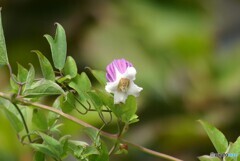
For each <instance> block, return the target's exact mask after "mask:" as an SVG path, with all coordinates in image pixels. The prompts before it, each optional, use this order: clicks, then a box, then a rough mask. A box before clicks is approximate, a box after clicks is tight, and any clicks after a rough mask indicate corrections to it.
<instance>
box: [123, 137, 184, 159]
mask: <svg viewBox="0 0 240 161" xmlns="http://www.w3.org/2000/svg"><path fill="white" fill-rule="evenodd" d="M120 140H121V141H122V142H124V143H126V144H128V145H130V146H132V147H135V148H137V149H138V150H140V151H142V152H145V153H148V154H150V155H154V156H156V157H159V158H164V159H167V160H171V161H183V160H181V159H178V158H175V157H172V156H170V155H167V154H163V153H159V152H156V151H154V150H151V149H148V148H145V147H143V146H141V145H138V144H134V143H132V142H129V141H127V140H125V139H120Z"/></svg>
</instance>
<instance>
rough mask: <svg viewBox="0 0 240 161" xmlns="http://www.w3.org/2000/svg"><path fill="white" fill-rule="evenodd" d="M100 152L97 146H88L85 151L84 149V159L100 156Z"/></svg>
mask: <svg viewBox="0 0 240 161" xmlns="http://www.w3.org/2000/svg"><path fill="white" fill-rule="evenodd" d="M99 154H100V153H99V151H98V149H97V148H96V147H95V146H87V147H86V148H85V149H84V152H83V155H82V156H83V157H84V158H87V157H89V156H90V155H99Z"/></svg>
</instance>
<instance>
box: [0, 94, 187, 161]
mask: <svg viewBox="0 0 240 161" xmlns="http://www.w3.org/2000/svg"><path fill="white" fill-rule="evenodd" d="M0 97H2V98H5V99H8V100H10V101H11V102H12V97H11V95H9V94H5V93H2V92H0ZM15 101H18V102H19V103H22V104H25V105H29V106H34V107H37V108H41V109H43V110H47V111H51V112H54V113H56V114H59V115H61V116H62V117H64V118H67V119H68V120H71V121H73V122H75V123H77V124H80V125H82V126H84V127H90V128H93V129H95V130H98V131H99V129H98V128H96V127H94V126H92V125H90V124H88V123H86V122H84V121H82V120H80V119H78V118H76V117H73V116H71V115H69V114H66V113H64V112H62V111H60V110H58V109H56V108H53V107H50V106H46V105H42V104H39V103H32V102H29V101H26V100H24V99H22V98H21V97H20V98H19V97H17V98H16V99H15ZM100 134H101V135H102V136H104V137H107V138H109V139H118V138H119V136H118V134H110V133H108V132H105V131H100ZM119 140H120V141H122V142H124V143H126V144H128V145H130V146H132V147H135V148H137V149H138V150H140V151H142V152H145V153H148V154H150V155H154V156H156V157H159V158H165V159H167V160H170V161H182V160H180V159H177V158H174V157H172V156H169V155H166V154H163V153H159V152H156V151H153V150H150V149H148V148H145V147H142V146H140V145H137V144H134V143H132V142H130V141H127V140H125V139H122V138H119Z"/></svg>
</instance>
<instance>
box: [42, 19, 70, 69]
mask: <svg viewBox="0 0 240 161" xmlns="http://www.w3.org/2000/svg"><path fill="white" fill-rule="evenodd" d="M56 25H57V29H56V34H55V38H54V39H53V38H52V36H50V35H44V36H45V37H46V39H47V41H48V43H49V45H50V48H51V52H52V58H53V63H54V66H55V67H56V68H57V69H59V70H62V69H63V67H64V64H65V60H66V55H67V41H66V34H65V31H64V28H63V27H62V26H61V25H60V24H59V23H56Z"/></svg>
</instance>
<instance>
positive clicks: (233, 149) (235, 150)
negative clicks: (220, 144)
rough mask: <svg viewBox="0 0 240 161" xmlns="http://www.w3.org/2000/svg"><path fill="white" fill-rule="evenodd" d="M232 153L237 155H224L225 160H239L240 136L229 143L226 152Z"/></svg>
mask: <svg viewBox="0 0 240 161" xmlns="http://www.w3.org/2000/svg"><path fill="white" fill-rule="evenodd" d="M230 153H231V154H234V155H237V157H226V161H233V160H235V159H236V160H239V159H238V158H239V157H240V137H238V138H237V140H236V141H235V142H234V143H233V144H231V145H230V148H229V150H228V154H230Z"/></svg>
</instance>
